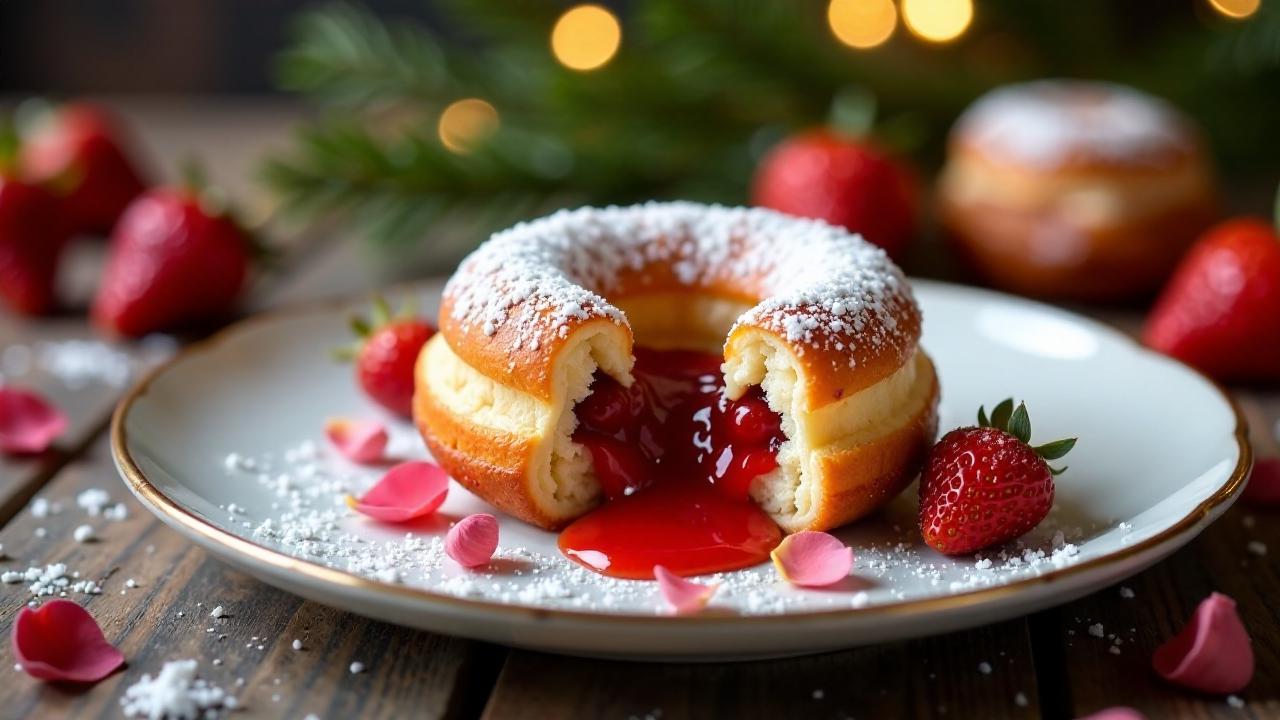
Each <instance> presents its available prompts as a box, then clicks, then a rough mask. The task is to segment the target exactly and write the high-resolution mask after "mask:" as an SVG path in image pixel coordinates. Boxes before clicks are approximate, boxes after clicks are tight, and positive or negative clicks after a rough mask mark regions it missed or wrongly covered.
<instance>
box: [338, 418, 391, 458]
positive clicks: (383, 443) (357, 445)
mask: <svg viewBox="0 0 1280 720" xmlns="http://www.w3.org/2000/svg"><path fill="white" fill-rule="evenodd" d="M324 434H325V435H327V436H328V437H329V442H331V443H333V446H334V447H335V448H337V449H338V452H340V453H342V455H343V457H345V458H346V459H348V460H350V461H351V462H356V463H360V464H361V465H369V464H373V463H377V462H380V461H381V460H382V458H383V453H384V452H385V451H386V449H387V428H386V426H385V425H383V424H382V423H380V422H377V421H374V420H348V419H346V418H338V419H335V420H330V421H329V422H327V423H325V425H324Z"/></svg>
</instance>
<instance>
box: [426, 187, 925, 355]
mask: <svg viewBox="0 0 1280 720" xmlns="http://www.w3.org/2000/svg"><path fill="white" fill-rule="evenodd" d="M659 265H666V266H669V267H670V268H671V269H672V271H673V274H674V276H675V280H676V281H677V282H678V283H679V284H681V285H686V286H689V287H694V288H697V287H717V286H724V285H725V284H729V283H734V284H737V283H743V282H751V283H756V284H758V285H759V288H758V289H759V291H760V293H761V294H762V295H764V296H766V298H767V299H766V300H764V301H763V302H762V303H760V304H759V305H757V306H756V307H754V308H752V309H751V310H750V311H748V312H747V313H746V314H744V315H743V316H742V317H741V318H739V319H738V322H739V323H744V324H750V325H757V326H761V327H764V328H767V329H770V330H772V331H774V332H778V333H780V334H783V335H784V336H785V337H786V338H787V339H788V340H789V341H791V342H792V343H794V344H795V345H796V346H797V351H798V352H800V353H803V351H804V349H805V348H806V347H812V348H823V349H835V350H837V351H838V352H847V353H848V355H849V357H853V350H855V349H856V348H858V347H859V346H863V345H868V344H870V345H877V346H878V345H882V344H887V345H889V346H890V347H891V348H893V349H895V350H898V351H899V352H903V351H905V350H907V349H909V348H911V347H914V342H915V338H914V337H912V336H909V335H908V334H907V333H906V331H905V329H902V328H899V327H898V322H897V318H898V317H900V316H903V315H907V314H910V315H914V314H916V313H918V312H919V311H918V308H917V307H916V305H915V300H914V298H913V296H912V294H911V289H910V287H909V286H908V285H907V282H906V280H905V278H904V277H903V275H902V272H901V270H899V269H898V268H897V267H896V266H895V265H894V264H893V263H892V262H891V261H890V260H889V259H888V256H887V255H885V253H884V251H882V250H880V249H879V248H877V247H875V246H874V245H871V244H870V243H867V242H864V241H863V240H862V239H861V238H860V237H859V236H857V235H853V234H851V233H849V232H848V231H846V230H844V229H843V228H837V227H834V226H832V225H828V224H826V223H824V222H822V221H818V220H808V219H801V218H795V217H791V216H787V215H783V214H782V213H777V212H774V211H771V210H764V209H760V208H731V207H723V206H719V205H701V204H697V203H690V202H669V203H658V202H651V203H646V204H643V205H633V206H629V207H606V208H580V209H577V210H564V211H560V212H557V213H555V214H553V215H550V216H548V217H545V218H542V219H540V220H535V221H532V222H528V223H521V224H519V225H516V226H515V227H512V228H510V229H508V230H504V231H502V232H499V233H496V234H495V235H493V236H492V237H491V238H490V239H489V241H488V242H486V243H485V244H484V245H482V246H481V247H480V248H479V249H477V250H476V251H475V252H474V253H472V254H471V256H470V257H468V258H467V259H466V260H465V261H464V262H463V263H462V265H461V266H460V268H459V269H458V272H456V273H455V274H454V276H453V278H452V279H450V281H449V284H448V285H447V286H446V288H445V306H446V307H447V308H448V312H449V313H450V317H451V318H452V319H453V321H454V322H455V323H456V327H457V328H458V331H459V332H461V333H462V334H463V335H464V337H465V340H464V342H470V343H477V344H479V345H480V346H482V347H483V346H484V345H487V344H488V343H491V342H497V343H499V344H500V348H501V350H500V352H501V354H502V356H503V357H506V356H508V355H510V356H511V363H512V364H513V365H512V367H511V368H510V371H511V372H513V373H515V372H517V371H518V370H519V369H520V368H519V365H520V363H524V362H531V361H530V360H529V359H528V357H529V355H526V354H517V353H513V352H512V351H514V350H516V349H519V348H524V347H530V348H537V347H540V346H541V345H543V344H545V343H546V342H548V341H550V340H553V339H555V338H557V337H565V336H566V335H567V333H568V332H569V330H570V326H571V325H574V324H576V323H579V322H582V321H586V320H590V319H596V318H605V319H609V320H612V321H613V322H615V323H619V324H625V323H626V322H627V320H626V318H625V317H624V316H623V314H622V313H621V311H619V310H618V309H617V308H616V307H614V306H613V305H611V304H610V303H609V302H608V301H607V300H606V299H605V297H604V296H603V295H607V294H608V293H610V292H611V291H614V290H616V289H617V288H618V283H619V278H620V276H622V275H623V274H624V273H625V274H626V275H627V276H628V277H632V276H636V275H638V276H640V279H639V280H630V281H629V282H638V283H646V282H669V281H667V280H664V279H663V278H662V277H661V275H660V274H659V271H657V270H656V269H655V268H656V267H657V266H659Z"/></svg>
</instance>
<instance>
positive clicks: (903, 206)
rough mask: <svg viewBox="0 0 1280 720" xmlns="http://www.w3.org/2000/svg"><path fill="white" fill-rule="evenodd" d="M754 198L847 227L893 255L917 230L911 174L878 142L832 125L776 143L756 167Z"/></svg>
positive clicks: (770, 204) (899, 252)
mask: <svg viewBox="0 0 1280 720" xmlns="http://www.w3.org/2000/svg"><path fill="white" fill-rule="evenodd" d="M752 202H754V203H755V204H756V205H759V206H761V207H767V208H773V209H774V210H779V211H781V212H784V213H789V214H791V215H799V216H802V217H811V218H818V219H821V220H826V221H827V222H829V223H831V224H833V225H843V226H844V227H846V228H848V229H849V230H852V231H853V232H857V233H861V234H862V236H863V237H864V238H866V239H867V240H869V241H871V242H873V243H875V244H876V245H879V246H880V247H882V248H884V249H885V250H886V251H887V252H888V253H889V254H890V255H891V256H893V257H901V256H902V254H903V252H904V251H905V250H906V247H907V244H908V243H909V242H910V241H911V237H912V235H913V234H914V233H915V224H916V189H915V183H914V180H913V178H912V176H911V174H910V172H909V171H908V170H907V169H905V168H904V167H902V166H900V165H898V164H897V163H896V162H895V161H894V160H892V159H890V158H889V156H887V155H885V154H884V153H883V152H881V151H880V150H879V149H877V148H875V147H874V146H872V145H869V144H868V143H866V142H864V141H860V140H856V139H854V138H852V137H846V136H842V135H839V134H837V133H835V132H833V131H831V130H826V129H822V130H814V131H811V132H807V133H804V134H801V135H797V136H794V137H792V138H789V139H787V140H784V141H783V142H782V143H780V144H779V145H777V146H776V147H774V148H773V150H771V151H770V152H769V154H768V155H766V156H765V158H764V160H763V161H761V163H760V167H759V168H758V169H757V170H756V177H755V183H754V186H753V188H752Z"/></svg>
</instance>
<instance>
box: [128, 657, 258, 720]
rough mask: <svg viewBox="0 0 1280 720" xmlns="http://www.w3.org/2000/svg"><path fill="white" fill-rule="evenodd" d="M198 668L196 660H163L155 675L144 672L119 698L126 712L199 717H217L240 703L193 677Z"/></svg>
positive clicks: (172, 719) (183, 719)
mask: <svg viewBox="0 0 1280 720" xmlns="http://www.w3.org/2000/svg"><path fill="white" fill-rule="evenodd" d="M198 670H199V665H198V664H197V663H196V661H195V660H174V661H172V662H167V663H165V664H164V667H163V668H161V670H160V674H158V675H156V676H155V677H154V678H153V677H151V676H150V675H143V676H142V679H141V680H139V681H138V682H136V683H134V684H133V685H130V686H129V687H128V688H126V689H125V691H124V697H122V698H120V706H121V707H122V708H123V709H124V714H125V716H126V717H142V718H148V719H149V720H161V718H169V720H198V719H199V718H216V717H218V715H219V713H218V711H219V710H228V711H230V710H234V709H236V707H238V706H239V703H238V702H237V701H236V699H235V697H234V696H232V695H228V694H227V692H226V691H225V690H223V689H222V688H220V687H218V686H217V685H213V684H211V683H210V682H208V681H207V680H203V679H201V678H198V677H196V673H197V671H198Z"/></svg>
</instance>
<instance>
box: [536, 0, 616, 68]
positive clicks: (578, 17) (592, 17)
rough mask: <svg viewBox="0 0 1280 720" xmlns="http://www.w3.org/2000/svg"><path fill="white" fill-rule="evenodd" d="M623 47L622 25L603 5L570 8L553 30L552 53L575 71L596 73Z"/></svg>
mask: <svg viewBox="0 0 1280 720" xmlns="http://www.w3.org/2000/svg"><path fill="white" fill-rule="evenodd" d="M621 44H622V25H620V24H619V23H618V18H616V17H614V15H613V13H611V12H609V11H608V10H606V9H604V8H602V7H600V6H599V5H579V6H577V7H574V8H570V9H569V10H568V11H567V12H565V14H563V15H561V16H560V19H559V20H557V21H556V26H555V28H553V29H552V30H551V52H552V53H553V54H554V55H555V56H556V60H559V61H560V63H561V64H562V65H564V66H565V67H568V68H572V69H574V70H595V69H596V68H598V67H600V66H602V65H604V64H605V63H607V62H609V60H610V59H611V58H612V57H613V56H614V54H616V53H617V52H618V46H619V45H621Z"/></svg>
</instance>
